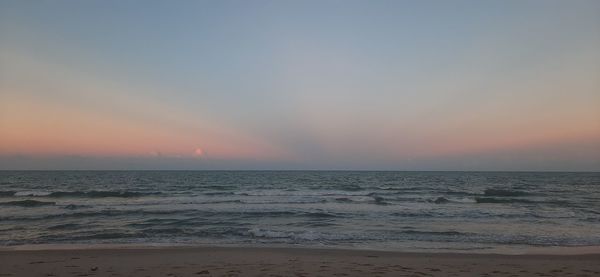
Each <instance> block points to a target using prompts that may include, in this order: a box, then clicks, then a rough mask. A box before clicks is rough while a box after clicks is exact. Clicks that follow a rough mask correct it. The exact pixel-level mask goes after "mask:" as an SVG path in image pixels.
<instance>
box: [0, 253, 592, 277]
mask: <svg viewBox="0 0 600 277" xmlns="http://www.w3.org/2000/svg"><path fill="white" fill-rule="evenodd" d="M0 261H1V262H0V276H172V277H173V276H511V275H512V276H565V275H571V274H572V275H573V276H582V277H583V276H598V275H600V263H598V261H600V254H579V255H558V254H557V255H542V254H524V255H502V254H473V253H410V252H392V251H380V250H359V249H356V250H348V249H322V248H300V247H298V248H290V247H287V248H274V247H229V246H202V247H197V246H191V247H150V248H101V249H100V248H98V249H91V248H87V249H45V250H41V249H38V250H31V249H30V250H6V249H2V250H0Z"/></svg>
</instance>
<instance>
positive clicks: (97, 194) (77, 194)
mask: <svg viewBox="0 0 600 277" xmlns="http://www.w3.org/2000/svg"><path fill="white" fill-rule="evenodd" d="M158 194H161V192H136V191H110V190H107V191H104V190H91V191H54V192H40V191H22V192H12V194H10V191H8V192H7V191H5V192H3V193H2V194H0V196H20V197H50V198H68V197H73V198H104V197H122V198H129V197H142V196H147V195H158Z"/></svg>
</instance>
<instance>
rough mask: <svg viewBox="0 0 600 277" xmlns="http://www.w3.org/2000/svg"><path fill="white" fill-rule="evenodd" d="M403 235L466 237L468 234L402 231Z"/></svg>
mask: <svg viewBox="0 0 600 277" xmlns="http://www.w3.org/2000/svg"><path fill="white" fill-rule="evenodd" d="M400 233H402V234H411V235H427V236H465V235H469V234H468V233H462V232H457V231H417V230H406V231H400Z"/></svg>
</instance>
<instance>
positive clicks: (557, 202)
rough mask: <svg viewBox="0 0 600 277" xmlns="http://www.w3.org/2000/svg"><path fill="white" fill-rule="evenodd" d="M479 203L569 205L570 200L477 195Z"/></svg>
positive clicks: (476, 198)
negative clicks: (540, 199)
mask: <svg viewBox="0 0 600 277" xmlns="http://www.w3.org/2000/svg"><path fill="white" fill-rule="evenodd" d="M475 202H477V203H497V204H502V203H508V204H511V203H521V204H555V205H568V204H570V203H569V202H568V201H563V200H548V201H535V200H529V199H521V198H494V197H475Z"/></svg>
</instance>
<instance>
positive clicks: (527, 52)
mask: <svg viewBox="0 0 600 277" xmlns="http://www.w3.org/2000/svg"><path fill="white" fill-rule="evenodd" d="M0 169H199V170H201V169H317V170H329V169H336V170H338V169H339V170H564V171H600V1H593V0H592V1H584V0H573V1H553V0H537V1H528V0H519V1H511V0H508V1H500V0H498V1H459V0H456V1H428V0H425V1H401V0H398V1H381V0H374V1H365V0H363V1H353V0H344V1H286V0H281V1H279V0H277V1H262V0H253V1H186V0H178V1H153V0H148V1H138V0H126V1H121V0H104V1H94V0H90V1H67V0H55V1H42V0H40V1H28V0H18V1H17V0H3V1H0Z"/></svg>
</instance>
